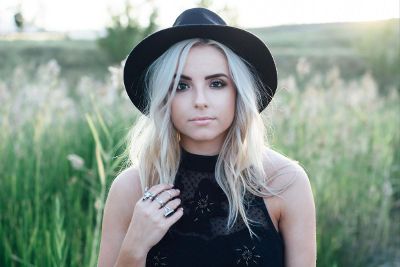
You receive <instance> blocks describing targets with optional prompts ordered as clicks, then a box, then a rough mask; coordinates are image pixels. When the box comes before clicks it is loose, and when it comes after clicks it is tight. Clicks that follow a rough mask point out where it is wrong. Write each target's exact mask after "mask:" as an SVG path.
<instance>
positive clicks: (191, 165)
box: [180, 146, 219, 172]
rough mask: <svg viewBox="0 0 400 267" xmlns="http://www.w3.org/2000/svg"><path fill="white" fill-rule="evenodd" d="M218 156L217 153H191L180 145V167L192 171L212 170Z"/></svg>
mask: <svg viewBox="0 0 400 267" xmlns="http://www.w3.org/2000/svg"><path fill="white" fill-rule="evenodd" d="M218 156H219V154H217V155H211V156H208V155H199V154H193V153H190V152H189V151H186V150H185V149H184V148H183V147H182V146H181V162H180V167H182V168H184V169H187V170H193V171H201V172H214V170H215V165H216V163H217V160H218Z"/></svg>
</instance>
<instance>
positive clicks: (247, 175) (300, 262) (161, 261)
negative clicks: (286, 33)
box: [99, 8, 316, 267]
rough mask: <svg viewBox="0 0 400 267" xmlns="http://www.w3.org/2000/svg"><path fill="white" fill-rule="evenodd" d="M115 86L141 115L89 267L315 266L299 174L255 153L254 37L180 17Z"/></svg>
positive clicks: (257, 78)
mask: <svg viewBox="0 0 400 267" xmlns="http://www.w3.org/2000/svg"><path fill="white" fill-rule="evenodd" d="M124 83H125V87H126V90H127V93H128V95H129V97H130V99H131V100H132V102H133V104H134V105H135V106H136V107H137V108H138V109H139V110H140V111H141V112H142V113H143V116H142V117H140V118H139V121H138V122H137V123H136V124H135V126H134V127H133V129H132V133H131V135H130V137H129V140H130V144H129V146H128V152H129V159H130V162H131V165H132V166H130V167H129V168H127V169H126V170H124V171H123V172H122V173H120V174H119V175H118V176H117V178H116V179H115V180H114V181H113V183H112V186H111V188H110V191H109V194H108V197H107V201H106V206H105V210H104V217H103V228H102V239H101V244H100V255H99V266H100V267H103V266H141V267H142V266H174V267H179V266H273V267H275V266H290V267H302V266H304V267H310V266H315V264H316V236H315V235H316V230H315V208H314V201H313V196H312V191H311V187H310V183H309V180H308V177H307V174H306V173H305V172H304V170H303V169H302V168H301V167H300V165H298V164H297V162H296V161H293V160H290V159H289V158H287V157H285V156H283V155H281V154H279V153H278V152H275V151H273V150H272V149H270V148H268V147H266V146H265V144H264V125H263V121H262V118H261V116H260V114H259V113H260V112H261V111H262V110H263V109H264V108H265V107H266V106H267V105H268V104H269V103H270V101H271V98H272V96H273V95H274V93H275V90H276V87H277V73H276V68H275V64H274V61H273V58H272V56H271V54H270V52H269V50H268V48H267V47H266V46H265V44H264V43H263V42H262V41H261V40H260V39H259V38H258V37H256V36H254V35H253V34H251V33H249V32H247V31H244V30H241V29H238V28H234V27H230V26H227V25H226V23H225V22H224V21H223V20H222V19H221V18H220V17H219V16H218V15H217V14H215V13H213V12H211V11H209V10H207V9H204V8H194V9H189V10H186V11H184V12H183V13H182V14H181V15H180V16H179V17H178V18H177V19H176V21H175V23H174V25H173V27H171V28H168V29H165V30H161V31H158V32H156V33H154V34H152V35H150V36H149V37H147V38H145V39H144V40H143V41H142V42H141V43H139V44H138V45H137V46H136V47H135V48H134V49H133V50H132V52H131V53H130V54H129V56H128V58H127V61H126V64H125V68H124Z"/></svg>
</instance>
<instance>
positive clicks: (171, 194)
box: [158, 188, 180, 203]
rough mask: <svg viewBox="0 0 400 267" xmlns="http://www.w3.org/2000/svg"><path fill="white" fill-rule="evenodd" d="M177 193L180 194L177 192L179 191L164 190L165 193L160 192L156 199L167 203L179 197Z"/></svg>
mask: <svg viewBox="0 0 400 267" xmlns="http://www.w3.org/2000/svg"><path fill="white" fill-rule="evenodd" d="M179 193H180V191H179V189H173V188H172V189H168V190H165V191H163V192H161V193H160V194H159V195H158V197H160V198H161V199H162V200H165V201H164V202H166V203H167V202H168V201H170V200H172V199H174V198H175V197H177V196H179Z"/></svg>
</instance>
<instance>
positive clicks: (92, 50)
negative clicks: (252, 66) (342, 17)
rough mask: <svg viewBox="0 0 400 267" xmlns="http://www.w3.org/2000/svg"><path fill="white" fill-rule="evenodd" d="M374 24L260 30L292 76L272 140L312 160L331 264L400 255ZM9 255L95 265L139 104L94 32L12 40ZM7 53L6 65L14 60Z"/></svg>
mask: <svg viewBox="0 0 400 267" xmlns="http://www.w3.org/2000/svg"><path fill="white" fill-rule="evenodd" d="M364 27H366V26H365V25H364V26H363V25H361V24H356V23H354V24H351V23H350V24H328V25H301V26H281V27H273V28H263V29H250V30H251V31H253V32H255V33H256V34H258V35H260V36H262V38H263V39H264V40H265V41H266V42H267V43H268V44H269V45H270V47H271V51H272V54H273V55H274V57H275V59H276V61H277V65H278V68H279V73H280V74H279V76H280V80H279V88H278V91H277V93H276V97H275V98H274V100H273V102H272V104H271V105H270V106H269V107H268V108H267V110H266V111H264V112H263V116H264V119H265V124H266V127H267V131H268V142H269V144H270V146H271V147H272V148H273V149H275V150H277V151H279V152H281V153H283V154H285V155H286V156H288V157H290V158H292V159H295V160H297V161H299V162H300V164H301V165H302V166H303V167H304V169H305V170H306V171H307V173H308V175H309V178H310V181H311V184H312V189H313V192H314V198H315V202H316V206H317V230H318V232H317V242H318V261H317V262H318V266H320V267H341V266H344V267H347V266H355V267H365V266H366V267H373V266H380V267H392V266H400V251H399V247H400V226H399V224H398V222H399V221H400V132H399V125H400V117H399V114H400V105H399V100H400V99H399V90H398V87H397V88H396V87H392V88H390V89H388V93H387V94H384V95H382V94H381V93H380V88H379V85H378V83H377V81H376V79H375V77H374V76H373V73H371V72H370V70H369V67H368V65H367V62H366V60H365V58H363V57H362V56H361V55H360V54H358V52H357V49H356V48H355V47H354V46H353V45H354V40H355V39H357V38H358V37H357V36H359V37H360V38H361V36H363V34H365V31H366V28H364ZM0 60H1V62H3V64H2V69H1V71H0V127H1V131H0V162H1V163H0V266H7V267H8V266H10V267H11V266H41V267H42V266H96V261H97V255H98V246H99V238H100V229H101V216H102V211H103V204H104V201H105V197H106V194H107V191H108V189H109V185H110V183H111V182H112V180H113V179H114V178H115V175H116V173H117V172H118V171H119V170H120V168H122V167H123V164H122V163H123V157H121V154H122V152H123V149H124V145H125V143H124V137H125V135H126V133H127V131H128V129H129V127H130V126H131V125H133V124H134V123H135V120H136V118H137V116H138V112H137V110H135V109H134V108H133V106H132V105H131V104H130V102H129V100H128V99H127V96H126V95H125V92H124V89H123V85H122V80H121V77H122V68H121V66H119V65H118V66H110V67H109V66H108V64H107V60H106V59H105V58H104V57H103V56H102V53H101V51H100V50H99V49H98V48H97V46H96V44H95V43H94V42H93V41H81V40H79V41H77V40H60V41H47V42H34V41H13V42H10V41H4V40H3V41H0ZM4 62H6V64H4Z"/></svg>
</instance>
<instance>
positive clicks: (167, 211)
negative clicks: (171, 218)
mask: <svg viewBox="0 0 400 267" xmlns="http://www.w3.org/2000/svg"><path fill="white" fill-rule="evenodd" d="M164 211H165V212H164V217H167V216H168V215H170V214H171V213H172V212H174V210H173V209H171V208H170V207H168V206H167V205H165V206H164Z"/></svg>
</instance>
